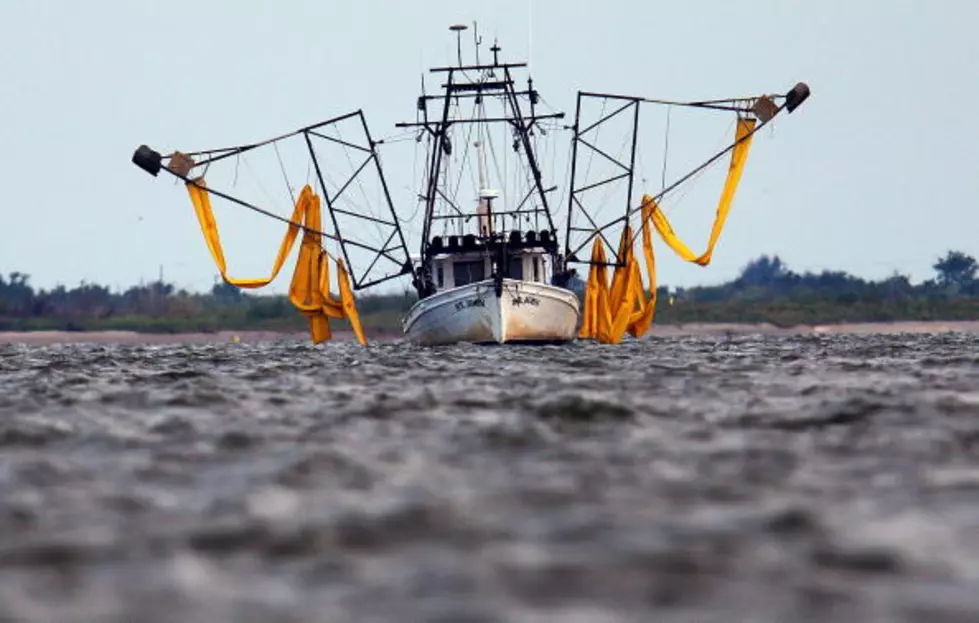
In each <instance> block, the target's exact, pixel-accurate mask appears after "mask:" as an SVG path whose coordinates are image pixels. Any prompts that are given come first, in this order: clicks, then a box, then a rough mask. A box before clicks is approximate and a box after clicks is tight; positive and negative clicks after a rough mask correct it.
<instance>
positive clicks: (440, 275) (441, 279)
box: [435, 262, 445, 288]
mask: <svg viewBox="0 0 979 623" xmlns="http://www.w3.org/2000/svg"><path fill="white" fill-rule="evenodd" d="M435 274H436V279H438V284H439V287H440V288H444V287H445V266H444V265H443V264H442V262H438V263H436V264H435Z"/></svg>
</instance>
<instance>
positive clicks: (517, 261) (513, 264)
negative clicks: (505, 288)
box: [508, 255, 523, 279]
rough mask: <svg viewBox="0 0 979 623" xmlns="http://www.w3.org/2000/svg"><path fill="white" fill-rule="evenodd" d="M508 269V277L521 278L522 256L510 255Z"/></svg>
mask: <svg viewBox="0 0 979 623" xmlns="http://www.w3.org/2000/svg"><path fill="white" fill-rule="evenodd" d="M509 270H510V274H509V275H508V276H509V277H510V279H523V256H520V255H518V256H516V257H511V258H510V266H509Z"/></svg>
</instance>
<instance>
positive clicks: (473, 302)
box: [455, 299, 486, 311]
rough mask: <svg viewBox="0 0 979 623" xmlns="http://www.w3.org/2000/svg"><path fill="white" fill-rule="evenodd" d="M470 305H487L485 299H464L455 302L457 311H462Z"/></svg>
mask: <svg viewBox="0 0 979 623" xmlns="http://www.w3.org/2000/svg"><path fill="white" fill-rule="evenodd" d="M470 307H486V301H484V300H483V299H466V300H464V301H456V304H455V308H456V311H462V310H464V309H469V308H470Z"/></svg>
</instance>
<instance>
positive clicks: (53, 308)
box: [0, 251, 979, 336]
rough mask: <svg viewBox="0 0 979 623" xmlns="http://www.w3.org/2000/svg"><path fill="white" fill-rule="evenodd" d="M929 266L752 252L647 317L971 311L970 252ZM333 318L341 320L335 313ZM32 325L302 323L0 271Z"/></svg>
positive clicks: (904, 315)
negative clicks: (798, 264)
mask: <svg viewBox="0 0 979 623" xmlns="http://www.w3.org/2000/svg"><path fill="white" fill-rule="evenodd" d="M933 268H934V269H935V278H934V279H930V280H928V281H925V282H923V283H920V284H917V285H914V284H912V283H911V282H910V280H909V279H908V278H907V277H906V276H903V275H895V276H893V277H890V278H888V279H884V280H881V281H867V280H864V279H860V278H858V277H854V276H852V275H849V274H847V273H845V272H842V271H823V272H822V273H818V274H813V273H805V274H798V273H794V272H792V271H791V270H789V269H788V267H787V266H785V264H784V263H783V262H782V261H781V260H780V259H779V258H778V257H777V256H776V257H768V256H762V257H760V258H758V259H757V260H754V261H752V262H750V263H749V264H748V265H747V266H745V267H744V269H743V270H742V271H741V274H740V275H739V276H738V277H737V278H736V279H734V280H732V281H730V282H728V283H724V284H721V285H716V286H702V287H695V288H677V289H672V290H671V289H669V288H668V287H666V286H661V287H659V288H658V289H657V294H658V300H657V306H656V307H657V311H656V323H657V324H678V323H681V324H682V323H695V322H696V323H705V322H724V323H737V322H750V323H755V322H768V323H772V324H774V325H777V326H786V327H788V326H795V325H801V324H833V323H842V322H886V321H897V320H975V319H979V279H976V275H977V269H979V265H977V263H976V260H975V259H974V258H973V257H971V256H969V255H966V254H964V253H961V252H958V251H950V252H948V253H947V254H946V255H945V256H944V257H942V258H941V259H939V260H938V261H937V262H936V263H935V264H934V266H933ZM579 283H580V282H579ZM579 294H580V293H579ZM414 302H415V297H414V295H413V294H403V295H401V294H393V295H390V294H388V295H361V296H359V297H358V301H357V308H358V310H359V312H360V316H361V321H362V322H363V325H364V329H365V331H366V332H367V333H368V336H370V335H378V334H392V333H393V334H399V333H400V332H401V317H402V316H403V315H404V314H405V313H406V312H407V311H408V309H409V308H410V306H411V305H412V304H413V303H414ZM333 326H334V327H335V329H336V330H344V329H346V328H347V324H346V323H345V322H335V323H333ZM38 330H59V331H105V330H129V331H140V332H152V333H186V332H211V331H219V330H265V331H304V330H306V320H305V318H304V317H303V316H302V315H301V314H300V313H299V312H298V311H296V309H295V308H294V307H293V306H292V304H291V303H290V302H289V300H288V298H287V297H285V296H281V295H254V294H246V293H245V292H244V291H242V290H240V289H238V288H236V287H234V286H230V285H228V284H224V283H221V284H218V285H215V286H214V288H212V290H211V292H209V293H206V294H194V293H189V292H185V291H183V290H176V288H174V286H173V285H171V284H168V283H164V282H162V281H157V282H154V283H150V284H147V285H140V286H133V287H131V288H129V289H127V290H125V291H124V292H111V291H110V290H109V289H108V288H106V287H105V286H100V285H95V284H88V283H82V284H81V285H79V286H77V287H75V288H71V289H68V288H65V287H63V286H58V287H57V288H54V289H52V290H35V289H34V288H33V287H32V286H31V285H30V278H29V277H28V275H26V274H23V273H17V272H14V273H11V274H10V275H9V276H8V277H6V278H4V277H2V276H0V331H38Z"/></svg>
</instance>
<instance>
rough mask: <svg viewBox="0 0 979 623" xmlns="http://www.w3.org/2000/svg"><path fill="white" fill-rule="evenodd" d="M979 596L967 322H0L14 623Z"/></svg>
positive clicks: (974, 417)
mask: <svg viewBox="0 0 979 623" xmlns="http://www.w3.org/2000/svg"><path fill="white" fill-rule="evenodd" d="M977 613H979V336H977V335H969V334H953V333H947V334H933V335H927V334H925V335H886V336H884V335H862V336H846V335H833V336H754V337H753V336H740V337H675V338H653V339H649V340H645V341H643V342H631V343H626V344H621V345H618V346H600V345H592V344H575V345H571V346H566V347H523V348H521V347H474V346H458V347H450V348H438V349H419V348H414V347H411V346H408V345H405V344H401V343H398V342H392V343H383V344H379V345H375V346H371V347H370V348H367V349H364V348H360V347H358V346H357V345H355V344H346V343H334V344H326V345H324V346H320V347H315V346H311V345H309V344H306V343H304V342H299V341H297V342H269V343H259V344H218V345H214V344H210V345H209V344H191V345H174V346H165V345H152V346H126V345H123V346H105V345H92V344H88V345H54V346H27V345H11V344H0V621H30V622H36V621H44V622H47V621H51V622H55V621H58V622H62V621H74V622H88V621H113V622H114V621H142V622H146V623H150V622H157V621H168V622H169V621H173V622H180V623H196V622H217V621H228V622H231V621H234V622H236V623H239V622H251V621H255V622H259V621H261V622H262V623H271V622H273V621H330V622H331V623H341V622H347V621H350V622H354V621H356V622H368V621H445V622H449V621H459V622H463V621H473V622H476V621H506V622H518V621H532V622H538V621H540V622H545V621H546V622H552V621H553V622H555V623H558V622H560V623H573V622H578V621H588V622H598V623H601V622H606V621H658V622H659V621H698V622H703V623H707V622H713V621H718V622H721V621H723V622H725V623H731V622H733V621H773V622H774V621H844V620H845V621H864V622H870V621H935V622H940V621H974V620H979V614H977Z"/></svg>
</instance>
